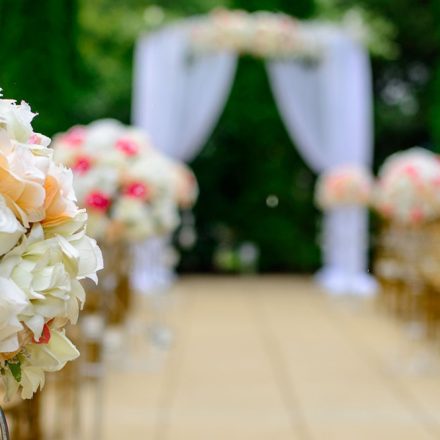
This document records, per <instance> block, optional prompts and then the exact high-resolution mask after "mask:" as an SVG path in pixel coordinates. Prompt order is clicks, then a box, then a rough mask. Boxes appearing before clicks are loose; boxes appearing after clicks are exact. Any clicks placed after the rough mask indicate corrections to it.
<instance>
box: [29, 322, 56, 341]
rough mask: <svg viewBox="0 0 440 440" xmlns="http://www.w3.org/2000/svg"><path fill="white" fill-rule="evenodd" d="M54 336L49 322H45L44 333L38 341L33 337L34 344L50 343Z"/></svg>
mask: <svg viewBox="0 0 440 440" xmlns="http://www.w3.org/2000/svg"><path fill="white" fill-rule="evenodd" d="M51 336H52V333H51V331H50V328H49V326H48V325H47V324H44V327H43V333H42V334H41V337H40V339H39V340H38V341H36V340H35V339H34V338H32V339H33V340H32V342H33V343H34V344H40V345H41V344H48V343H49V342H50V338H51Z"/></svg>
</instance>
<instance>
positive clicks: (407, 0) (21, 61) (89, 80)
mask: <svg viewBox="0 0 440 440" xmlns="http://www.w3.org/2000/svg"><path fill="white" fill-rule="evenodd" d="M329 1H330V0H321V1H320V2H318V0H316V1H314V0H295V1H292V0H224V1H218V0H181V1H179V2H176V1H175V0H162V1H160V2H159V4H160V6H162V7H164V8H167V10H169V11H171V12H172V13H174V14H175V15H176V16H181V15H189V14H194V13H203V12H207V11H208V10H210V9H212V8H213V7H215V6H220V5H223V6H227V7H231V8H245V9H248V10H258V9H264V10H270V11H278V10H280V11H284V12H286V13H289V14H292V15H295V16H298V17H305V18H307V17H311V16H313V14H315V13H319V12H320V9H321V8H322V4H323V3H324V4H325V3H328V2H329ZM332 3H334V4H339V5H341V6H343V7H346V6H351V5H360V6H364V7H367V8H369V9H371V10H372V11H374V12H376V13H378V14H380V15H382V16H383V17H386V19H388V20H389V21H390V23H391V24H393V25H394V27H395V29H396V41H397V43H398V46H399V48H400V55H399V57H398V58H397V59H396V60H393V61H389V60H388V61H386V60H380V59H373V71H374V87H375V122H376V159H375V165H376V167H377V165H378V164H379V163H381V162H382V160H383V159H384V158H385V157H386V156H387V155H389V154H390V153H392V152H393V151H396V150H399V149H404V148H409V147H411V146H413V145H415V144H419V145H424V146H427V147H429V148H431V147H432V148H434V145H435V144H436V143H437V144H438V145H440V38H439V37H440V35H439V34H440V20H439V17H440V0H431V1H428V0H425V1H417V2H415V1H413V0H387V1H384V0H345V1H344V0H341V1H338V0H333V1H332ZM149 4H151V2H148V1H144V0H125V1H120V0H41V1H38V2H37V1H35V0H0V59H1V60H2V67H1V69H0V86H1V87H2V88H3V89H4V94H5V96H6V97H14V98H16V99H25V100H26V101H28V102H30V103H31V105H32V108H33V109H34V110H35V111H38V112H39V113H40V114H41V116H40V117H38V118H37V119H36V122H35V126H36V128H37V129H38V130H40V131H42V132H44V133H45V134H48V135H53V134H54V133H56V132H57V131H61V130H65V129H66V128H68V127H69V126H71V125H74V124H76V123H87V122H90V121H92V120H94V119H97V118H101V117H115V118H118V119H120V120H122V121H124V122H129V119H130V102H131V77H132V54H133V43H134V40H135V38H136V35H138V33H139V32H140V31H141V30H142V28H143V22H142V16H143V11H144V8H145V7H146V6H147V5H149ZM192 165H193V167H194V169H195V172H196V174H197V177H198V179H199V181H200V186H201V189H202V191H201V196H200V201H199V203H198V205H197V207H196V217H197V230H198V234H199V240H198V243H197V245H196V247H195V248H194V249H193V250H191V251H190V252H186V253H185V254H184V258H183V261H182V265H181V266H182V269H185V270H201V269H203V270H212V269H213V266H212V261H213V254H214V252H215V250H216V249H217V247H218V246H219V244H222V243H223V244H224V243H225V242H226V243H227V244H229V245H231V246H234V245H236V244H238V243H240V242H243V241H251V242H254V243H256V244H257V245H258V247H259V248H260V251H261V261H260V268H261V269H262V270H265V271H273V270H280V271H283V270H287V271H292V270H297V271H298V270H299V271H309V270H313V269H315V268H316V267H317V266H318V264H319V258H320V257H319V250H318V247H317V244H316V243H317V231H318V222H319V213H317V212H316V211H315V208H314V207H313V201H312V192H313V191H312V188H313V184H314V180H315V176H314V175H313V174H312V172H311V171H310V170H309V169H308V167H307V166H306V165H305V164H304V162H303V161H302V159H301V158H300V157H299V155H298V154H297V152H296V149H295V148H294V146H292V144H291V142H290V140H289V139H288V137H287V134H286V132H285V129H284V127H283V125H282V123H281V121H280V118H279V115H278V112H277V110H276V107H275V104H274V101H273V98H272V95H271V92H270V89H269V85H268V82H267V77H266V73H265V70H264V66H263V64H262V63H261V62H259V61H256V60H254V59H251V58H243V59H242V60H241V61H240V65H239V70H238V74H237V79H236V82H235V85H234V88H233V91H232V94H231V97H230V99H229V102H228V105H227V107H226V109H225V111H224V113H223V116H222V118H221V121H220V123H219V125H218V127H217V129H216V130H215V132H214V134H213V135H212V136H211V138H210V140H209V142H208V144H207V145H206V147H205V149H204V150H203V152H202V153H201V155H200V156H199V157H198V158H197V159H196V160H195V161H194V163H193V164H192ZM270 195H275V196H277V197H278V200H279V204H278V206H277V207H275V208H270V207H268V206H267V204H266V199H267V197H268V196H270Z"/></svg>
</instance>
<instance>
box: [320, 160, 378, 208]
mask: <svg viewBox="0 0 440 440" xmlns="http://www.w3.org/2000/svg"><path fill="white" fill-rule="evenodd" d="M372 188H373V178H372V176H371V174H370V173H369V171H368V170H367V169H365V168H362V167H360V166H356V165H345V166H341V167H338V168H334V169H332V170H330V171H327V172H325V173H323V174H322V175H321V176H320V177H319V179H318V182H317V185H316V193H315V199H316V203H317V205H318V206H319V207H320V208H322V209H332V208H337V207H340V206H350V205H368V204H369V202H370V198H371V194H372Z"/></svg>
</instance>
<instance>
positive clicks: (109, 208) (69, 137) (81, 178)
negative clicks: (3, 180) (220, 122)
mask: <svg viewBox="0 0 440 440" xmlns="http://www.w3.org/2000/svg"><path fill="white" fill-rule="evenodd" d="M53 148H54V149H55V159H56V160H57V161H59V162H61V163H63V164H65V165H67V166H69V167H71V168H72V170H73V172H74V175H75V179H74V187H75V191H76V194H77V197H78V200H79V203H80V205H81V206H83V207H85V208H87V210H88V212H89V224H88V232H89V233H90V234H91V235H92V236H93V237H95V238H96V239H99V240H109V241H114V240H128V241H135V240H143V239H147V238H149V237H152V236H157V235H161V234H166V233H168V232H171V231H173V230H174V229H175V228H176V227H177V225H178V221H179V217H178V209H177V205H176V200H175V189H174V187H173V180H172V179H173V176H172V173H171V168H170V166H169V165H168V160H167V159H166V158H165V157H163V156H162V155H160V154H159V153H158V152H157V151H155V150H154V149H153V148H152V146H151V143H150V141H149V139H148V137H147V136H146V135H145V134H144V133H143V132H142V131H140V130H138V129H135V128H133V127H126V126H124V125H123V124H121V123H119V122H117V121H115V120H101V121H96V122H94V123H92V124H90V125H88V126H87V127H80V126H77V127H73V128H71V129H70V130H69V131H68V132H67V133H63V134H60V135H58V136H56V138H55V140H54V142H53Z"/></svg>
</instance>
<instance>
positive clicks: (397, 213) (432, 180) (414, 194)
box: [374, 148, 440, 224]
mask: <svg viewBox="0 0 440 440" xmlns="http://www.w3.org/2000/svg"><path fill="white" fill-rule="evenodd" d="M439 189H440V162H439V159H438V157H437V156H436V155H435V154H433V153H431V152H429V151H427V150H424V149H422V148H412V149H410V150H407V151H404V152H401V153H396V154H393V155H392V156H390V157H389V158H388V159H387V160H386V161H385V162H384V164H383V165H382V167H381V169H380V171H379V179H378V182H377V185H376V189H375V192H374V207H375V208H376V209H377V211H378V212H379V213H380V214H381V215H382V216H383V217H384V218H387V219H390V220H392V221H397V222H399V223H403V224H419V223H422V222H424V221H429V220H434V219H436V218H437V217H439V216H440V203H439V202H440V196H439Z"/></svg>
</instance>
